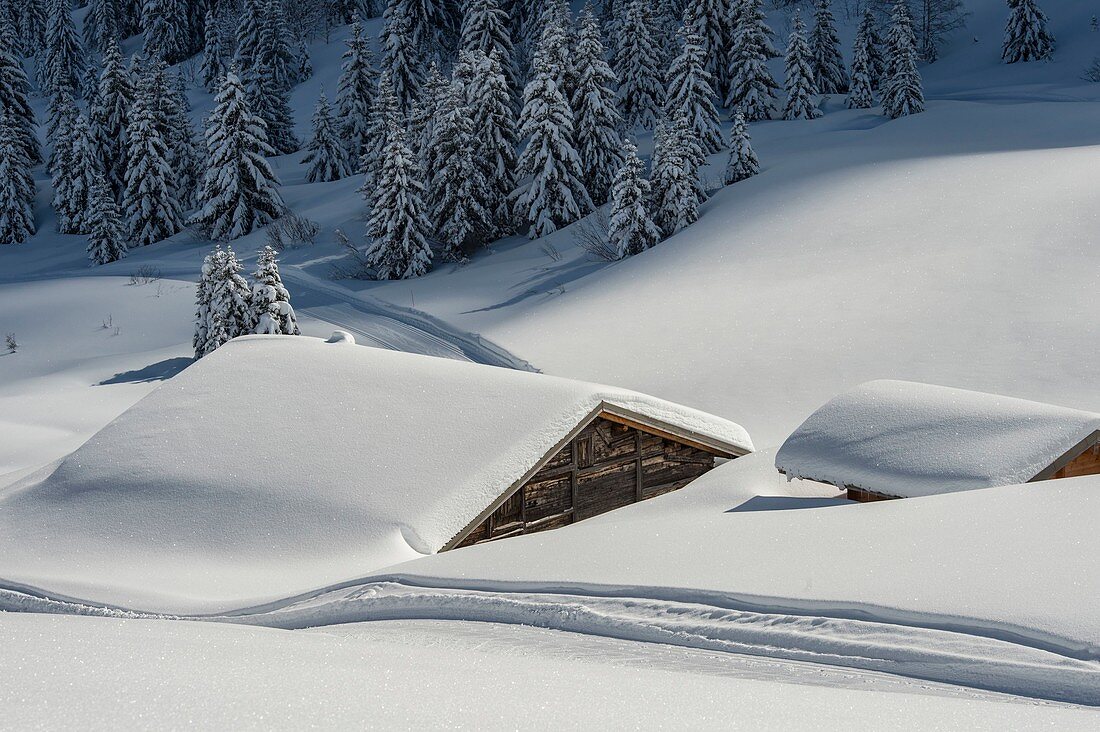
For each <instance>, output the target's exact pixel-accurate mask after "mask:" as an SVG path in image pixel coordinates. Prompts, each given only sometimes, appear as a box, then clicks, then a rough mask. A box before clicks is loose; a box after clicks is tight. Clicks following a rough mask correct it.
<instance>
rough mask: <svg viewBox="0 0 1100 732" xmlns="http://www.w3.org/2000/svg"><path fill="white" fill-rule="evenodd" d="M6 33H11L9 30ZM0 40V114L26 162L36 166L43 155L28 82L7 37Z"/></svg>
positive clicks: (6, 34)
mask: <svg viewBox="0 0 1100 732" xmlns="http://www.w3.org/2000/svg"><path fill="white" fill-rule="evenodd" d="M6 30H10V26H9V27H8V28H7V29H6ZM0 36H2V37H0V110H4V111H5V112H6V113H7V115H8V123H9V124H11V125H12V127H13V128H14V130H15V134H16V137H17V139H18V140H19V146H20V148H21V149H22V151H23V155H24V156H25V157H26V159H27V161H28V162H29V163H30V164H31V165H37V164H38V163H41V162H42V152H41V150H40V149H39V147H38V133H37V129H36V126H35V121H34V110H33V109H31V105H30V102H29V94H30V82H28V81H27V75H26V73H24V71H23V65H22V64H21V63H20V62H19V58H18V56H17V55H16V52H15V49H14V48H13V47H12V45H11V41H12V37H11V35H10V33H8V32H4V33H2V34H0Z"/></svg>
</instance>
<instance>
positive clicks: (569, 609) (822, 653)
mask: <svg viewBox="0 0 1100 732" xmlns="http://www.w3.org/2000/svg"><path fill="white" fill-rule="evenodd" d="M21 589H24V590H26V589H29V588H21ZM0 609H5V610H13V611H27V612H46V613H64V614H78V615H98V616H107V617H125V618H151V619H154V618H155V619H164V618H170V617H173V616H167V615H163V614H146V613H139V612H132V611H129V610H123V609H112V608H106V607H96V606H91V605H81V604H77V603H75V602H69V601H61V600H52V599H47V598H44V597H41V596H39V597H35V596H33V595H30V594H26V593H25V592H22V591H17V590H15V589H10V590H0ZM177 619H181V620H204V621H213V622H229V623H237V624H244V625H257V626H264V627H271V628H281V629H286V630H295V629H305V628H318V627H323V626H330V625H338V624H347V623H356V622H366V621H378V620H441V621H448V620H449V621H477V622H491V623H509V624H519V625H527V626H534V627H538V628H547V629H552V630H560V631H567V632H573V633H582V634H587V635H594V636H601V637H607V638H616V639H619V640H627V641H640V642H649V643H663V644H667V645H673V646H681V647H686V648H695V649H700V650H709V651H720V652H725V653H732V654H739V655H742V656H757V657H764V658H769V659H778V660H782V661H794V662H803V663H816V664H823V665H826V666H834V667H842V668H851V669H859V670H862V671H873V672H882V673H890V674H895V675H899V676H906V677H911V678H916V679H922V680H925V681H933V682H937V683H945V684H954V685H959V686H965V687H970V688H974V689H982V690H985V691H993V692H999V693H1005V694H1012V695H1016V696H1022V697H1030V698H1035V699H1046V700H1052V701H1060V702H1067V703H1072V704H1082V705H1089V706H1100V662H1097V661H1093V660H1080V659H1076V658H1072V657H1069V656H1066V655H1061V654H1058V653H1055V652H1052V651H1049V650H1043V649H1040V648H1036V647H1033V646H1030V645H1024V644H1019V643H1013V642H1009V641H1006V640H998V639H995V638H990V637H987V636H984V635H975V634H970V633H967V632H964V631H953V630H941V629H936V628H928V627H920V626H907V625H895V624H891V623H885V622H878V621H874V620H856V619H850V618H836V617H821V616H814V615H790V614H784V613H781V612H775V613H770V612H754V611H748V610H737V609H730V608H725V607H719V606H716V605H711V604H705V603H700V602H680V601H675V600H657V599H646V598H636V597H596V596H591V595H579V594H565V593H550V592H495V591H485V590H466V589H445V588H430V587H416V586H412V585H408V584H403V583H401V582H393V581H379V582H370V583H366V584H360V585H356V586H351V587H345V588H342V589H335V590H330V591H328V592H322V593H321V594H318V595H316V596H313V597H308V598H305V599H300V600H297V601H294V602H290V603H289V604H285V605H283V606H281V607H273V606H272V607H269V608H267V609H258V610H256V611H251V612H250V611H242V612H241V613H239V614H230V615H213V616H182V617H180V616H177Z"/></svg>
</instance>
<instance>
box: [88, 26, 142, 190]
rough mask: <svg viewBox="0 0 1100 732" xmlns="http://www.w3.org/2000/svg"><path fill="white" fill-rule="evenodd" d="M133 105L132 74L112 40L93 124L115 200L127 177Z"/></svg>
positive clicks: (108, 48)
mask: <svg viewBox="0 0 1100 732" xmlns="http://www.w3.org/2000/svg"><path fill="white" fill-rule="evenodd" d="M133 105H134V87H133V84H132V82H131V79H130V75H129V73H127V71H126V68H125V67H124V66H123V64H122V52H121V50H120V49H119V46H118V42H117V41H111V42H110V43H109V44H108V45H107V51H106V52H105V53H104V56H103V72H102V74H101V75H100V77H99V93H98V94H97V95H96V100H95V104H94V105H93V106H92V109H91V120H90V124H91V127H92V136H93V137H94V138H95V147H96V151H97V153H98V155H99V164H100V169H101V170H102V171H103V175H104V177H105V178H106V179H107V184H108V185H110V186H111V190H112V191H114V193H115V200H116V201H117V200H121V195H122V189H123V187H124V185H125V180H126V128H127V126H128V124H129V121H130V110H131V108H132V107H133Z"/></svg>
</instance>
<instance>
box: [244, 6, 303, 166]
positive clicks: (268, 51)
mask: <svg viewBox="0 0 1100 732" xmlns="http://www.w3.org/2000/svg"><path fill="white" fill-rule="evenodd" d="M256 63H257V65H258V66H260V67H262V68H263V69H265V71H266V73H267V74H268V76H269V77H270V78H271V82H272V83H273V84H274V85H275V87H276V88H278V89H279V90H280V91H282V92H284V93H285V92H286V91H288V90H289V89H290V87H291V86H293V82H294V80H295V75H296V73H297V71H296V68H295V67H296V65H297V59H296V58H295V55H294V52H293V51H292V50H291V38H290V30H289V28H287V24H286V8H285V6H284V5H283V2H282V0H268V2H267V5H266V6H265V8H264V18H263V21H262V22H261V24H260V45H259V51H258V55H257V58H256ZM254 70H256V69H254ZM269 134H270V130H269ZM273 144H274V143H273ZM275 148H276V149H278V146H277V145H275Z"/></svg>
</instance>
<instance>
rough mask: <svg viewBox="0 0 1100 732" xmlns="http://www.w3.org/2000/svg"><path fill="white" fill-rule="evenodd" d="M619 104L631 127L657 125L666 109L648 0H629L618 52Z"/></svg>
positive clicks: (616, 60)
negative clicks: (659, 116)
mask: <svg viewBox="0 0 1100 732" xmlns="http://www.w3.org/2000/svg"><path fill="white" fill-rule="evenodd" d="M615 72H616V74H617V76H618V77H619V104H620V107H621V109H622V113H623V116H624V117H625V118H626V123H627V125H629V126H630V127H635V126H638V127H643V128H645V129H647V130H651V129H653V128H654V127H655V126H656V125H657V118H658V115H660V112H661V108H662V107H663V106H664V98H665V95H664V84H663V82H662V77H663V66H662V64H661V52H660V48H659V47H658V44H657V41H656V39H655V38H654V36H653V30H652V28H651V27H650V23H649V5H648V0H628V2H627V5H626V14H625V15H624V16H623V21H622V30H621V31H620V34H619V40H618V43H617V47H616V53H615Z"/></svg>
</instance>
